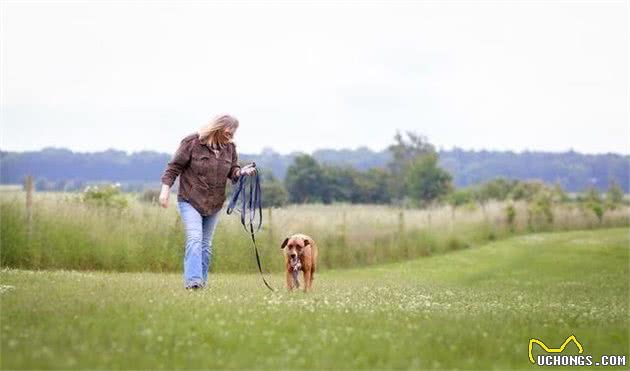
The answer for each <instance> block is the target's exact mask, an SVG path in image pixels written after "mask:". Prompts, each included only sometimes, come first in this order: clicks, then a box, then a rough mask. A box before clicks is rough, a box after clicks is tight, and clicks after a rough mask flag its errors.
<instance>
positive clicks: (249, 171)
mask: <svg viewBox="0 0 630 371" xmlns="http://www.w3.org/2000/svg"><path fill="white" fill-rule="evenodd" d="M254 174H256V168H255V167H253V166H248V167H244V168H242V169H241V174H240V175H245V176H251V175H254Z"/></svg>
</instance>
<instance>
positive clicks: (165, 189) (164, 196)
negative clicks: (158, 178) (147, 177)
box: [159, 184, 171, 209]
mask: <svg viewBox="0 0 630 371" xmlns="http://www.w3.org/2000/svg"><path fill="white" fill-rule="evenodd" d="M170 188H171V187H169V186H167V185H166V184H162V190H161V191H160V197H159V202H160V206H162V207H163V208H165V209H166V208H167V207H168V196H169V193H170Z"/></svg>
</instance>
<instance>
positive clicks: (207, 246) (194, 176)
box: [160, 115, 256, 289]
mask: <svg viewBox="0 0 630 371" xmlns="http://www.w3.org/2000/svg"><path fill="white" fill-rule="evenodd" d="M237 128H238V120H237V119H236V118H234V117H232V116H229V115H222V116H218V117H216V118H215V119H214V120H213V121H211V122H210V123H209V124H208V125H207V126H204V127H203V128H201V129H200V130H199V132H197V133H195V134H191V135H189V136H187V137H186V138H184V139H183V140H182V141H181V143H180V145H179V148H178V149H177V151H176V152H175V155H174V156H173V158H172V159H171V161H170V162H169V163H168V165H167V167H166V170H165V171H164V174H163V175H162V190H161V192H160V204H161V205H162V207H168V197H169V192H170V188H171V187H172V186H173V183H174V182H175V179H176V178H177V176H179V191H178V193H177V205H178V207H179V212H180V215H181V217H182V221H183V223H184V227H185V229H186V251H185V254H184V287H185V288H187V289H199V288H202V287H205V286H206V284H207V282H208V270H209V268H210V261H211V258H212V235H213V234H214V230H215V228H216V226H217V222H218V220H219V212H220V211H221V207H222V206H223V202H224V201H225V185H226V181H227V180H228V179H230V180H231V181H232V183H236V181H238V179H239V177H240V176H241V175H252V174H254V173H255V172H256V169H255V168H252V167H245V168H243V169H241V167H240V166H239V165H238V154H237V153H236V146H235V145H234V143H233V142H232V138H233V137H234V134H235V133H236V129H237Z"/></svg>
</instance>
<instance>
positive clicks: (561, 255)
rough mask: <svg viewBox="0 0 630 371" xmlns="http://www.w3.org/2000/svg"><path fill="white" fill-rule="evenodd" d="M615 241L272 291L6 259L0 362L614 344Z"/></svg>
mask: <svg viewBox="0 0 630 371" xmlns="http://www.w3.org/2000/svg"><path fill="white" fill-rule="evenodd" d="M629 244H630V236H629V230H628V229H627V228H623V229H608V230H598V231H577V232H563V233H548V234H533V235H525V236H520V237H515V238H511V239H506V240H503V241H499V242H495V243H491V244H488V245H486V246H483V247H480V248H475V249H466V250H463V251H456V252H452V253H448V254H444V255H439V256H434V257H429V258H422V259H417V260H411V261H407V262H403V263H393V264H386V265H380V266H373V267H369V268H361V269H350V270H335V271H323V272H321V273H320V274H318V276H317V277H316V280H315V283H314V286H315V291H314V292H313V293H311V294H307V295H305V294H304V293H302V292H294V293H287V292H285V290H284V287H283V277H282V276H281V275H279V274H273V275H270V276H269V279H270V280H271V283H272V285H274V286H276V287H277V288H279V289H280V290H279V291H278V292H277V293H271V292H269V291H267V289H266V288H265V287H264V286H263V284H262V282H261V280H260V277H259V276H258V275H256V274H228V273H221V274H213V275H212V276H211V280H210V288H209V289H206V290H202V291H199V292H187V291H185V290H183V288H182V281H181V275H180V274H169V273H95V272H71V271H52V272H47V271H40V272H34V271H21V270H13V269H5V270H3V271H2V272H1V273H0V278H1V285H2V286H1V289H0V298H1V299H2V308H1V309H2V312H1V315H0V318H1V320H2V323H1V335H2V336H1V345H2V348H1V349H2V351H1V364H0V366H1V367H2V369H25V368H26V369H176V368H178V369H331V368H335V369H453V368H457V369H490V368H494V369H529V368H538V367H537V366H533V365H531V364H530V363H529V360H528V355H527V345H528V341H529V339H530V338H532V337H534V338H537V339H540V340H542V341H544V342H545V343H546V344H547V345H548V346H550V347H557V346H559V345H560V344H561V343H562V342H563V341H564V340H565V339H566V338H567V337H568V336H569V335H571V334H574V335H575V336H576V337H577V339H578V340H579V341H580V342H581V343H582V345H583V346H584V354H591V355H593V356H594V358H598V357H599V356H601V355H603V354H620V355H625V356H626V357H628V356H629V355H630V354H628V347H629V336H628V328H629V326H630V323H629V319H628V318H629V316H628V315H629V313H628V312H629V309H628V305H629V298H628V294H629V288H630V287H629V285H630V284H629V278H630V277H629V276H630V274H629V266H628V262H629ZM247 253H248V254H249V251H247ZM247 258H248V259H249V258H251V257H250V256H247ZM278 258H279V257H278ZM254 269H255V268H254V265H253V264H252V266H251V271H252V272H255V271H254ZM569 348H571V346H570V347H569ZM569 350H573V349H567V351H569Z"/></svg>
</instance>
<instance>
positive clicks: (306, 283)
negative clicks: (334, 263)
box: [304, 265, 311, 292]
mask: <svg viewBox="0 0 630 371" xmlns="http://www.w3.org/2000/svg"><path fill="white" fill-rule="evenodd" d="M310 282H311V266H310V265H307V266H305V267H304V292H308V289H310V288H311V284H310Z"/></svg>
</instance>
